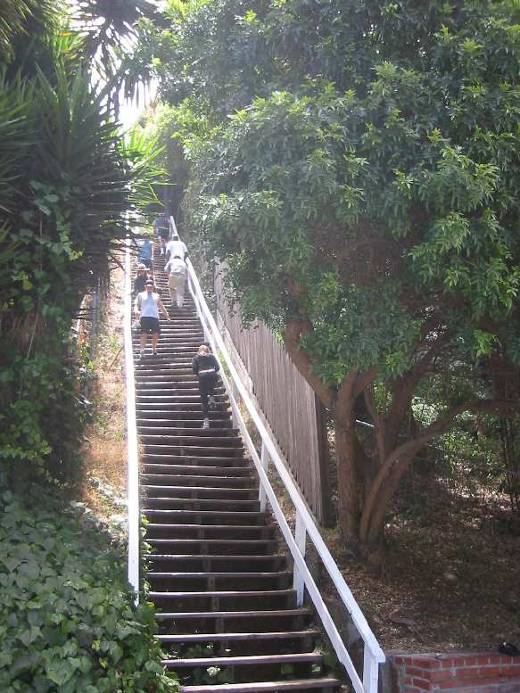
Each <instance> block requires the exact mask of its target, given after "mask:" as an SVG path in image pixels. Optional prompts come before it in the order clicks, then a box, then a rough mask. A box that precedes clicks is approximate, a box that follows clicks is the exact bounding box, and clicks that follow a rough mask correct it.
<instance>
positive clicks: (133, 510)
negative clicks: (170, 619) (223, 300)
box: [124, 238, 140, 604]
mask: <svg viewBox="0 0 520 693" xmlns="http://www.w3.org/2000/svg"><path fill="white" fill-rule="evenodd" d="M130 246H131V239H130V238H127V240H126V253H125V289H124V291H125V301H124V344H125V381H126V441H127V469H126V473H127V504H128V508H127V512H128V582H129V583H130V585H131V586H132V587H133V589H134V593H135V603H136V604H138V603H139V524H140V522H139V461H138V459H139V458H138V448H137V422H136V413H135V373H134V352H133V347H132V275H131V264H130V263H131V254H130Z"/></svg>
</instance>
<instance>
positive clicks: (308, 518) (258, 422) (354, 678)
mask: <svg viewBox="0 0 520 693" xmlns="http://www.w3.org/2000/svg"><path fill="white" fill-rule="evenodd" d="M187 265H188V278H189V289H190V292H191V295H192V297H193V300H194V302H195V306H196V308H197V313H198V315H199V317H200V320H201V322H202V325H203V328H204V334H205V336H206V339H207V340H208V341H209V343H210V344H211V346H212V348H213V352H214V353H215V356H217V358H218V359H219V360H220V361H223V362H224V363H225V365H226V368H227V370H228V372H229V373H230V375H231V381H232V383H233V385H234V387H235V388H236V390H237V391H238V393H239V394H240V397H241V399H242V402H243V404H244V405H245V407H246V409H247V411H248V414H249V416H250V418H251V421H252V422H253V423H254V425H255V427H256V429H257V431H258V433H259V435H260V438H261V440H262V449H261V454H260V456H259V455H258V452H257V450H256V448H255V446H254V444H253V441H252V440H251V437H250V435H249V432H248V429H247V427H246V424H245V422H244V420H243V418H242V414H241V412H240V409H239V406H238V403H237V401H236V398H235V396H234V391H233V388H232V387H231V384H230V382H229V380H228V378H227V376H226V374H225V372H224V369H221V377H222V380H223V382H224V385H225V387H226V389H227V392H228V395H229V398H230V402H231V407H232V411H233V417H234V420H235V421H236V423H237V425H238V427H239V429H240V431H241V433H242V436H243V438H244V442H245V444H246V447H247V448H248V450H249V453H250V454H251V458H252V460H253V463H254V465H255V467H256V470H257V472H258V476H259V478H260V500H261V502H262V503H263V504H264V505H265V500H266V499H267V500H268V501H269V504H270V505H271V508H272V511H273V514H274V516H275V517H276V520H277V521H278V524H279V526H280V529H281V531H282V534H283V536H284V538H285V541H286V542H287V546H288V548H289V550H290V552H291V554H292V557H293V561H294V567H293V585H294V588H295V590H296V595H297V602H298V605H301V604H302V603H303V597H304V589H307V592H308V594H309V597H310V598H311V599H312V602H313V603H314V606H315V608H316V611H317V612H318V615H319V616H320V619H321V621H322V624H323V627H324V629H325V631H326V633H327V635H328V636H329V639H330V641H331V644H332V646H333V648H334V651H335V653H336V655H337V657H338V660H339V661H340V662H341V664H343V666H344V667H345V669H346V670H347V673H348V675H349V677H350V680H351V682H352V686H353V687H354V690H355V691H356V693H377V688H378V677H379V664H380V663H382V662H384V661H385V654H384V652H383V650H382V649H381V647H380V645H379V643H378V642H377V640H376V638H375V636H374V634H373V633H372V631H371V629H370V626H369V625H368V623H367V621H366V619H365V617H364V615H363V613H362V612H361V609H360V608H359V606H358V604H357V602H356V600H355V599H354V596H353V594H352V592H351V591H350V589H349V587H348V586H347V584H346V582H345V580H344V578H343V576H342V575H341V572H340V571H339V568H338V566H337V565H336V563H335V561H334V559H333V557H332V556H331V554H330V551H329V550H328V548H327V546H326V544H325V542H324V541H323V539H322V537H321V534H320V532H319V529H318V527H317V526H316V523H315V521H314V518H313V517H312V515H311V513H310V512H309V510H308V508H307V505H306V503H305V501H304V500H303V498H302V496H301V493H300V491H299V489H298V488H297V486H296V485H295V483H294V481H293V479H292V477H291V475H290V474H289V472H288V470H287V468H286V466H285V464H284V462H283V460H282V458H281V457H280V455H279V453H278V451H277V448H276V445H275V443H274V441H273V439H272V437H271V434H270V433H269V431H268V430H267V428H266V427H265V425H264V424H263V422H262V419H261V417H260V415H259V414H258V412H257V410H256V407H255V405H254V403H253V400H252V398H251V396H250V394H249V392H248V390H247V388H246V387H245V385H244V384H243V382H242V380H241V379H240V376H239V374H238V372H237V370H236V368H235V366H234V364H233V361H232V359H231V356H230V355H229V352H228V349H227V347H226V345H225V343H224V340H223V338H222V335H221V334H220V331H219V329H218V327H217V324H216V322H215V319H214V318H213V315H212V314H211V311H210V310H209V308H208V305H207V303H206V300H205V298H204V295H203V293H202V290H201V287H200V284H199V281H198V278H197V275H196V272H195V270H194V268H193V265H192V264H191V262H190V261H189V260H187ZM269 461H271V462H272V463H273V464H274V466H275V468H276V471H277V472H278V474H279V476H280V478H281V480H282V481H283V483H284V485H285V489H286V491H287V492H288V494H289V496H290V498H291V500H292V502H293V504H294V506H295V509H296V527H295V534H294V536H293V534H292V532H291V529H290V527H289V525H288V523H287V520H286V519H285V515H284V513H283V511H282V509H281V507H280V504H279V502H278V499H277V497H276V494H275V492H274V490H273V488H272V486H271V483H270V481H269V478H268V476H267V468H268V464H269ZM307 537H309V539H310V540H311V541H312V543H313V544H314V546H315V548H316V551H317V552H318V554H319V556H320V558H321V560H322V562H323V565H324V567H325V569H326V570H327V572H328V574H329V576H330V578H331V580H332V582H333V583H334V585H335V587H336V589H337V591H338V594H339V597H340V599H341V601H342V602H343V604H344V606H345V608H346V609H347V611H348V612H349V614H350V617H351V619H352V622H353V623H354V625H355V627H356V629H357V631H358V633H359V635H360V636H361V638H362V639H363V641H364V664H363V677H362V678H361V677H360V676H359V674H358V673H357V671H356V669H355V667H354V664H353V662H352V659H351V657H350V655H349V653H348V651H347V648H346V647H345V643H344V642H343V639H342V638H341V635H340V633H339V631H338V629H337V627H336V625H335V623H334V621H333V619H332V616H331V615H330V612H329V610H328V608H327V605H326V604H325V602H324V601H323V598H322V596H321V594H320V591H319V588H318V587H317V585H316V582H315V580H314V578H313V577H312V575H311V573H310V571H309V568H308V566H307V564H306V562H305V545H306V539H307Z"/></svg>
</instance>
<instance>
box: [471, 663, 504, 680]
mask: <svg viewBox="0 0 520 693" xmlns="http://www.w3.org/2000/svg"><path fill="white" fill-rule="evenodd" d="M477 671H478V674H479V676H482V677H483V678H486V679H494V678H498V677H499V676H500V672H501V671H502V669H501V667H498V666H493V665H489V666H487V667H479V668H478V669H477Z"/></svg>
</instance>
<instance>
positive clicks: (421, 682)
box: [412, 676, 432, 691]
mask: <svg viewBox="0 0 520 693" xmlns="http://www.w3.org/2000/svg"><path fill="white" fill-rule="evenodd" d="M412 685H413V686H417V687H418V688H421V689H422V690H424V691H431V689H432V684H431V682H430V681H428V679H422V678H419V677H416V676H414V677H413V679H412Z"/></svg>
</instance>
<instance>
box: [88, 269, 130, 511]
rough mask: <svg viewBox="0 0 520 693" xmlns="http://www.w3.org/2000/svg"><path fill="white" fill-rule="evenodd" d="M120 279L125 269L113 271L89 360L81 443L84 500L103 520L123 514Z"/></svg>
mask: <svg viewBox="0 0 520 693" xmlns="http://www.w3.org/2000/svg"><path fill="white" fill-rule="evenodd" d="M123 281H124V275H123V271H122V270H121V269H119V268H117V269H114V270H113V271H112V274H111V285H110V290H109V293H108V297H107V299H106V304H105V311H106V318H105V320H104V321H103V322H102V324H101V327H100V334H99V340H98V343H97V346H96V350H95V354H94V358H93V371H94V373H95V378H94V381H93V383H92V388H91V392H90V397H91V399H92V401H93V404H94V410H95V413H94V418H93V421H92V423H91V424H90V425H89V427H88V430H87V433H86V439H85V447H84V458H85V470H86V472H85V482H84V487H83V494H82V495H83V501H84V502H85V503H86V504H87V505H88V506H89V507H90V508H91V509H92V510H93V511H94V512H95V513H96V515H98V516H100V517H102V518H104V519H109V518H110V517H112V516H113V514H114V512H117V511H118V510H119V511H122V512H124V508H122V507H121V506H122V503H123V501H124V494H125V491H126V439H125V383H124V352H123V298H122V297H123Z"/></svg>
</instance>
